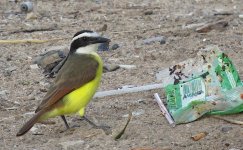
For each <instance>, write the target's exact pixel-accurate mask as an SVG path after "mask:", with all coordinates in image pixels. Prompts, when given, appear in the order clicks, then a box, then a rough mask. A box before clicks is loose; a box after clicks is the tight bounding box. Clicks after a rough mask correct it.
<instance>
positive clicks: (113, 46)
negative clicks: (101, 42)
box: [111, 44, 120, 50]
mask: <svg viewBox="0 0 243 150" xmlns="http://www.w3.org/2000/svg"><path fill="white" fill-rule="evenodd" d="M119 47H120V46H119V45H118V44H113V45H112V46H111V50H116V49H118V48H119Z"/></svg>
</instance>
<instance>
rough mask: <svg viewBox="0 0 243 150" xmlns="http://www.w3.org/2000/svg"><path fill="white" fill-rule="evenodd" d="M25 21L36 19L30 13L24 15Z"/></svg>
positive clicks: (33, 14)
mask: <svg viewBox="0 0 243 150" xmlns="http://www.w3.org/2000/svg"><path fill="white" fill-rule="evenodd" d="M25 19H26V20H34V19H37V15H36V14H35V13H33V12H30V13H28V14H27V15H26V18H25Z"/></svg>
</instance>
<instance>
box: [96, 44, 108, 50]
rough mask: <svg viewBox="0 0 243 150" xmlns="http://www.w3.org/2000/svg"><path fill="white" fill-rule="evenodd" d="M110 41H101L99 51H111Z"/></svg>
mask: <svg viewBox="0 0 243 150" xmlns="http://www.w3.org/2000/svg"><path fill="white" fill-rule="evenodd" d="M109 50H110V49H109V43H101V44H100V45H99V47H98V51H109Z"/></svg>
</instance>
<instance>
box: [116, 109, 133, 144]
mask: <svg viewBox="0 0 243 150" xmlns="http://www.w3.org/2000/svg"><path fill="white" fill-rule="evenodd" d="M131 118H132V113H131V112H130V113H129V116H128V119H127V123H126V125H125V127H124V128H123V129H122V130H121V132H119V133H118V134H117V135H116V136H115V140H118V139H120V138H121V136H122V135H123V134H124V133H125V130H126V128H127V125H128V124H129V122H130V121H131Z"/></svg>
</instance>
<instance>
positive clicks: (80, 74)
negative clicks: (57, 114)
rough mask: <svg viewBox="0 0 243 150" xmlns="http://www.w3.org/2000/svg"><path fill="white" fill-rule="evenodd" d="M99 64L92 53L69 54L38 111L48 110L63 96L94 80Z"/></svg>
mask: <svg viewBox="0 0 243 150" xmlns="http://www.w3.org/2000/svg"><path fill="white" fill-rule="evenodd" d="M98 66H99V64H98V62H97V61H95V59H94V57H92V55H77V54H75V55H69V57H68V59H67V61H66V62H65V64H64V65H63V67H62V68H61V70H60V71H59V73H58V74H57V77H56V80H55V82H54V83H53V85H52V86H51V88H50V89H49V91H48V92H47V94H46V96H45V97H44V99H43V101H42V102H41V104H40V105H39V107H38V108H37V109H36V112H38V111H40V110H42V109H46V110H48V109H49V108H51V106H53V105H54V104H56V103H57V102H58V101H59V100H61V98H62V97H64V96H65V95H67V94H68V93H70V92H72V91H73V90H75V89H77V88H79V87H81V86H83V85H84V84H86V83H88V82H89V81H91V80H93V79H94V78H95V76H96V72H97V69H98Z"/></svg>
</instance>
